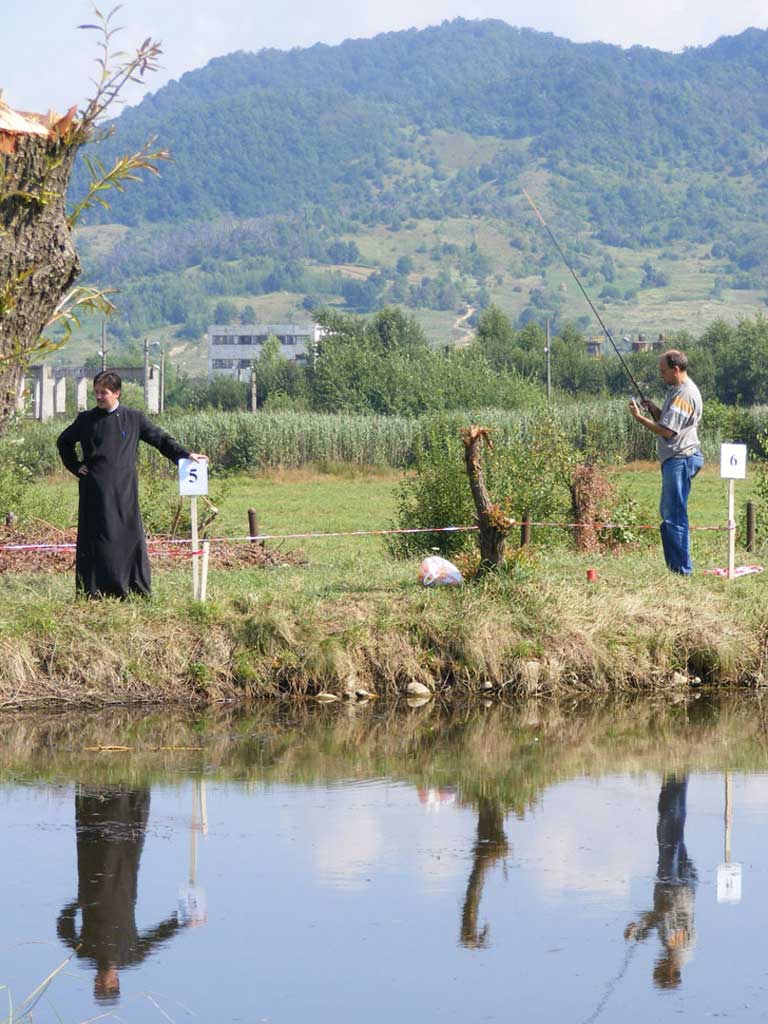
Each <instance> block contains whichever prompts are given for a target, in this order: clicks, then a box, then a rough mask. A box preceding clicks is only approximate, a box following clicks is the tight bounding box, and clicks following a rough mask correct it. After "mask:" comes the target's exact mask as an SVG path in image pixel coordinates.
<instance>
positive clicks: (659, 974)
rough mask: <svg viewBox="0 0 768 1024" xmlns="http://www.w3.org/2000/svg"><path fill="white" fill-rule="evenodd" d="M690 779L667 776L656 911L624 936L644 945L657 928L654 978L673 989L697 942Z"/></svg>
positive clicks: (661, 812) (661, 803) (659, 835)
mask: <svg viewBox="0 0 768 1024" xmlns="http://www.w3.org/2000/svg"><path fill="white" fill-rule="evenodd" d="M687 790H688V776H687V775H684V776H683V777H682V778H677V777H676V776H675V775H669V776H665V777H664V781H663V783H662V786H661V793H660V794H659V822H658V826H657V828H656V838H657V841H658V844H659V861H658V869H657V872H656V884H655V886H654V889H653V910H649V911H647V912H646V913H645V914H643V916H642V917H641V918H640V921H638V922H634V921H633V922H632V923H631V924H629V925H628V926H627V929H626V931H625V933H624V934H625V937H626V938H627V939H632V938H634V939H635V940H636V941H637V942H641V941H642V940H643V939H645V938H647V936H648V935H649V933H650V932H651V931H652V930H653V929H656V930H657V932H658V935H659V938H660V939H661V944H662V954H661V956H660V957H659V959H658V960H657V961H656V965H655V967H654V971H653V980H654V982H655V983H656V985H658V986H659V988H674V987H676V986H677V985H679V984H680V981H681V979H682V974H681V971H682V968H683V966H684V965H685V964H686V963H687V962H688V960H689V959H690V957H691V954H692V952H693V947H694V944H695V941H696V930H695V927H694V920H693V911H694V900H695V893H696V879H697V875H696V868H695V867H694V866H693V863H692V862H691V861H690V860H689V858H688V851H687V850H686V848H685V815H686V793H687Z"/></svg>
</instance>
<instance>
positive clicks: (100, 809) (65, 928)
mask: <svg viewBox="0 0 768 1024" xmlns="http://www.w3.org/2000/svg"><path fill="white" fill-rule="evenodd" d="M148 816H149V790H148V789H137V790H123V789H117V790H105V791H87V790H84V791H82V792H80V793H78V794H77V796H76V797H75V818H76V827H77V879H78V885H77V899H76V900H74V901H73V902H72V903H69V904H68V905H67V906H66V907H64V909H63V910H62V912H61V914H60V915H59V920H58V929H57V930H58V934H59V938H60V939H61V940H62V942H64V943H66V945H67V946H70V947H71V948H72V949H74V950H75V952H76V954H77V956H78V957H80V958H81V959H83V960H87V961H89V962H90V963H91V964H93V965H94V966H95V968H96V979H95V983H94V992H95V995H96V998H97V999H102V1000H103V999H114V998H116V997H117V996H119V994H120V980H119V975H118V971H119V969H120V968H121V967H127V966H129V965H135V964H140V963H141V962H142V961H143V960H144V959H145V958H146V957H147V956H148V955H149V954H150V953H151V952H152V950H153V949H154V948H155V947H156V946H158V945H159V944H160V943H162V942H165V941H167V940H168V939H169V938H171V936H173V935H175V934H176V932H177V931H178V930H179V922H178V918H177V915H176V913H175V912H174V913H173V914H172V915H170V916H169V917H167V918H166V919H165V920H164V921H161V922H160V924H158V925H156V926H155V927H154V928H150V929H149V930H148V931H146V932H144V933H143V934H139V931H138V929H137V927H136V919H135V911H136V896H137V883H138V875H139V861H140V859H141V851H142V849H143V847H144V835H145V832H146V827H147V818H148ZM78 910H80V911H81V914H82V924H81V926H80V931H79V932H78V930H77V927H76V924H75V917H76V914H77V911H78Z"/></svg>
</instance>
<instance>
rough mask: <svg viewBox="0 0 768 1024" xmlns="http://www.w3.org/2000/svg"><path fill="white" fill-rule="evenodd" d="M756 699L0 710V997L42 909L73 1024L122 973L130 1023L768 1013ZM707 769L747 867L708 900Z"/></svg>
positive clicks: (41, 925) (765, 817)
mask: <svg viewBox="0 0 768 1024" xmlns="http://www.w3.org/2000/svg"><path fill="white" fill-rule="evenodd" d="M767 713H768V702H767V706H766V707H764V706H763V703H762V702H761V701H760V700H759V699H753V698H752V697H751V696H750V695H746V694H740V695H739V697H738V699H737V700H733V701H727V700H723V699H716V700H712V701H706V700H701V701H698V702H691V703H689V704H685V703H684V704H680V705H676V706H675V707H673V708H670V707H666V706H663V705H660V704H658V703H657V704H654V703H652V702H650V701H648V700H642V701H638V702H636V703H626V704H621V703H620V702H617V703H614V704H608V705H605V706H600V705H597V704H596V703H594V702H590V703H589V704H587V705H584V706H582V707H579V706H575V705H574V704H573V703H570V704H563V703H560V704H559V703H558V702H556V701H554V700H553V701H551V702H543V701H542V702H540V703H539V704H536V705H525V706H519V707H512V708H508V707H502V706H494V707H492V708H488V709H477V708H474V707H472V708H467V707H464V708H463V709H462V708H457V709H454V710H451V709H450V708H447V709H443V708H439V707H436V706H435V705H434V704H432V705H428V706H425V707H423V708H418V709H408V710H406V709H403V708H402V707H397V708H390V707H386V706H385V707H382V706H377V707H375V708H356V714H355V716H354V717H352V718H351V717H349V716H348V715H347V714H346V713H345V712H344V709H335V708H333V707H330V708H329V707H319V706H317V707H307V706H305V705H301V706H299V705H290V706H286V707H284V708H282V709H280V710H279V711H274V710H272V709H262V708H259V709H257V710H256V711H255V712H253V713H251V712H248V713H246V712H244V711H242V710H233V709H224V710H222V711H221V712H219V711H217V710H213V711H208V712H206V713H205V714H195V713H191V712H190V713H187V714H182V715H179V716H173V715H170V714H168V713H167V712H162V713H160V714H157V713H154V712H143V713H135V714H134V713H128V712H118V713H109V714H104V715H94V714H91V715H86V716H76V715H60V716H54V715H49V716H42V717H37V718H36V717H33V716H29V715H26V716H25V715H19V716H16V717H15V718H14V719H13V720H11V719H9V718H3V717H2V716H0V801H2V806H3V810H4V819H3V820H4V835H6V836H9V837H10V839H11V840H12V841H6V842H5V843H3V844H0V906H3V909H4V926H3V929H0V952H2V954H3V956H2V960H3V967H4V968H5V972H6V973H5V974H2V975H0V986H2V985H4V984H6V983H7V984H8V985H9V987H10V988H12V989H13V990H14V994H18V995H20V996H22V995H23V994H24V993H25V992H27V991H30V990H31V989H32V988H33V987H34V985H35V984H36V983H37V982H39V980H40V978H41V977H45V975H46V973H47V972H48V971H49V970H50V968H51V967H52V966H54V965H55V964H56V963H57V962H59V961H58V957H59V955H60V947H59V945H58V941H57V936H56V931H55V925H56V924H58V928H57V932H58V940H60V941H64V942H65V943H66V945H67V946H68V947H69V948H70V949H73V950H74V949H77V957H78V959H79V969H77V970H75V969H70V970H68V971H67V972H64V973H63V974H62V976H61V977H59V978H57V979H56V985H55V992H54V993H53V1002H54V1004H55V1009H56V1010H57V1011H59V1019H60V1020H63V1021H65V1022H66V1024H74V1022H75V1021H78V1020H86V1019H91V1018H92V1017H94V1016H95V1014H96V1012H99V1011H103V1002H104V1001H110V1000H111V1001H114V1000H115V999H116V998H117V996H118V993H119V992H120V983H121V980H122V995H121V1005H120V1015H121V1020H124V1021H126V1022H130V1024H133V1022H134V1021H136V1022H137V1024H138V1022H141V1024H145V1022H146V1020H151V1019H154V1018H153V1017H152V1015H151V1014H150V1015H149V1016H148V1015H147V1013H146V1005H141V1004H140V1000H141V998H142V995H143V993H146V992H149V993H151V994H152V997H153V998H155V997H158V993H160V994H161V995H162V997H163V998H165V999H166V1000H167V1002H166V1003H165V1006H167V1007H168V1009H169V1016H171V1018H172V1019H183V1016H184V1015H183V1013H177V1012H176V1010H178V1007H179V1006H180V1005H183V1006H184V1007H191V1008H193V1010H194V1012H195V1014H196V1015H197V1016H198V1017H199V1018H200V1019H201V1020H209V1019H210V1020H216V1021H235V1020H242V1019H249V1020H250V1019H254V1020H258V1019H269V1020H280V1021H281V1022H284V1024H298V1022H300V1021H305V1020H308V1019H313V1020H315V1019H317V1020H318V1022H319V1024H324V1022H325V1020H326V1019H327V1020H329V1021H333V1022H334V1024H352V1022H354V1021H359V1020H360V1019H361V1017H364V1018H365V1019H366V1021H368V1022H369V1024H386V1022H387V1021H391V1020H392V1019H403V1020H406V1021H410V1020H415V1019H421V1018H423V1019H427V1020H429V1019H432V1017H434V1016H436V1015H438V1013H439V1015H440V1018H441V1021H443V1022H444V1024H466V1022H467V1021H475V1020H483V1021H490V1022H494V1021H498V1022H502V1021H505V1020H507V1019H508V1018H509V1012H510V1011H509V1006H510V999H511V998H512V996H513V997H514V1004H515V1010H516V1011H517V1013H518V1015H519V1016H520V1017H521V1019H524V1020H525V1021H526V1024H551V1022H552V1021H555V1020H566V1021H570V1020H574V1021H588V1020H589V1021H592V1020H597V1019H599V1018H602V1019H606V1020H624V1021H627V1022H628V1024H641V1022H643V1021H647V1020H653V1021H660V1022H663V1024H668V1022H671V1021H678V1020H680V1019H681V1018H682V1019H684V1020H685V1019H688V1020H690V1021H692V1022H693V1021H698V1020H702V1019H705V1018H706V1016H707V1015H715V1014H720V1015H723V1016H725V1015H727V1014H730V1015H731V1016H732V1017H737V1018H738V1019H739V1020H746V1021H750V1020H752V1019H754V1020H758V1019H761V1018H760V1017H759V1016H758V1015H757V1014H759V1013H760V1012H763V1011H762V1007H763V1006H764V1003H765V999H764V989H763V987H762V986H763V979H764V977H765V969H764V966H763V964H762V933H763V921H762V916H763V915H762V907H763V906H764V905H765V903H766V901H768V870H764V869H763V868H762V867H761V865H762V864H763V863H764V856H763V847H764V839H763V837H764V830H765V827H766V825H767V824H768V774H766V773H767V772H768V714H767ZM724 770H729V771H733V772H735V774H734V776H733V785H734V787H735V794H734V795H735V797H736V798H737V799H736V802H735V806H736V807H737V809H738V812H739V814H738V822H737V828H738V831H737V834H738V846H739V856H740V858H741V859H743V861H744V863H745V865H748V866H749V869H750V870H749V877H748V881H749V886H748V894H749V897H750V898H749V899H748V900H744V901H742V902H741V903H739V904H738V905H731V906H725V907H724V906H723V905H722V904H718V902H717V897H718V894H719V889H718V886H717V884H716V883H717V881H718V873H719V868H718V864H719V861H721V860H722V856H723V848H722V841H723V837H722V829H721V827H720V823H721V821H722V801H723V793H722V782H721V777H720V774H719V773H720V772H722V771H724ZM716 773H717V774H716ZM729 777H730V776H729ZM203 778H204V779H205V780H206V782H205V785H207V786H208V793H209V798H210V808H211V819H210V822H209V823H208V822H207V816H206V807H205V800H204V799H203V790H202V783H201V782H200V780H201V779H203ZM74 780H77V789H76V795H75V826H76V831H75V836H74V837H72V836H71V830H72V808H71V804H72V790H71V786H72V784H73V781H74ZM150 791H151V810H150ZM728 792H729V791H728V790H727V793H728ZM747 793H749V794H750V799H749V800H747V799H746V798H745V796H746V794H747ZM190 796H191V797H192V801H193V814H192V821H193V829H192V831H191V833H190V832H189V831H188V824H189V820H190V819H189V797H190ZM731 806H732V805H731V803H730V802H729V803H728V805H727V810H726V825H727V826H728V828H730V807H731ZM438 810H439V812H440V813H435V812H437V811H438ZM206 827H208V829H209V831H208V836H207V839H206V847H205V884H206V886H207V888H208V890H209V892H210V897H211V898H210V905H211V913H210V915H209V916H208V919H207V927H206V928H205V929H202V930H198V931H197V932H195V933H194V934H190V933H189V932H188V930H187V928H186V925H188V924H193V923H198V922H200V921H202V920H205V903H206V900H205V898H204V894H203V893H202V890H199V889H198V888H197V874H198V872H197V852H198V848H197V844H198V841H200V842H201V841H202V837H203V836H204V835H205V834H206ZM728 836H729V834H728ZM73 838H74V839H75V841H74V842H73ZM63 843H67V844H68V845H67V849H66V851H65V855H64V856H62V844H63ZM689 848H690V849H691V850H692V851H693V857H692V856H690V855H689ZM75 850H76V853H77V896H76V898H75V899H71V900H69V901H68V902H67V900H68V897H70V896H71V895H72V892H73V889H74V888H75V883H74V875H75V864H74V854H75ZM188 856H189V862H190V867H189V872H188V873H187V872H186V862H187V857H188ZM694 860H695V865H696V866H694V863H693V861H694ZM725 861H726V864H725V865H721V866H722V867H728V868H732V867H734V865H731V864H730V839H729V837H728V838H726V848H725ZM181 879H183V881H184V883H185V885H184V888H183V890H182V891H183V895H184V900H183V902H180V903H179V906H178V909H174V906H173V902H172V899H173V897H174V896H175V890H174V892H169V890H168V886H169V884H172V885H174V886H175V884H176V883H178V882H179V881H180V880H181ZM63 904H66V905H65V906H64V909H63V910H62V911H61V913H60V915H59V916H58V922H57V914H56V911H57V910H58V908H59V907H61V906H62V905H63ZM158 908H159V909H158ZM158 919H159V920H158ZM628 922H629V923H628ZM697 931H698V935H699V940H698V944H697V940H696V933H697ZM3 932H4V934H3ZM183 933H186V934H183ZM625 936H626V937H625ZM703 936H706V941H704V939H703ZM171 939H174V941H171ZM52 945H53V947H54V948H53V952H52ZM694 947H695V951H696V956H695V958H694V957H693V951H694ZM470 950H471V951H473V952H472V953H469V952H468V951H470ZM150 954H156V955H150ZM35 957H38V959H37V960H35V959H34V958H35ZM723 963H725V964H727V977H728V978H729V982H730V984H729V985H728V986H725V985H723V982H722V978H723V976H724V972H723V970H721V969H720V966H721V964H723ZM139 965H140V969H139V970H135V971H128V970H127V968H129V967H139ZM339 965H341V969H339ZM72 968H74V964H73V965H72ZM25 972H26V973H25ZM94 975H95V986H94V984H93V983H94ZM553 979H557V980H556V983H553ZM755 979H757V980H755ZM92 990H93V992H94V993H95V996H96V999H97V1000H98V1001H99V1002H100V1003H101V1004H102V1005H101V1006H100V1007H97V1008H96V1011H94V1005H93V1004H94V996H93V995H92ZM371 993H375V997H372V995H371ZM734 993H746V994H745V995H744V996H743V997H742V996H741V995H739V996H738V998H739V999H742V998H743V1000H747V999H749V1000H751V1005H752V1006H753V1007H755V1008H756V1009H755V1011H754V1013H753V1015H752V1017H750V1015H749V1013H748V1012H746V1013H742V1012H741V1010H742V1007H741V1004H737V1002H736V1000H737V995H735V994H734ZM757 1007H760V1009H759V1010H758V1009H757ZM157 1019H160V1015H158V1016H157ZM36 1020H37V1018H36ZM38 1024H48V1021H47V1020H44V1019H42V1018H41V1019H40V1020H39V1021H38Z"/></svg>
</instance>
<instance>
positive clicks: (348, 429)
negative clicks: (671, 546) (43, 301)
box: [5, 399, 768, 477]
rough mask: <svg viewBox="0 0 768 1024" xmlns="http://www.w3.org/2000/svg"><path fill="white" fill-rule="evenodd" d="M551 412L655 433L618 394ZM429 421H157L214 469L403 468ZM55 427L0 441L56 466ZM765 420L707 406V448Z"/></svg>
mask: <svg viewBox="0 0 768 1024" xmlns="http://www.w3.org/2000/svg"><path fill="white" fill-rule="evenodd" d="M736 412H738V415H736ZM541 415H542V412H541V409H536V410H532V409H528V410H503V409H467V410H466V411H465V412H462V413H450V414H441V415H440V416H439V422H440V423H443V424H445V429H448V430H458V429H459V427H460V426H466V425H467V424H468V423H476V422H480V423H482V424H483V425H484V426H488V427H490V428H491V429H493V430H495V431H498V432H499V433H500V434H501V435H503V436H505V437H509V438H515V439H517V438H519V439H521V440H523V441H524V440H525V439H527V438H528V437H530V435H531V432H532V431H534V430H535V429H536V424H537V422H539V420H540V417H541ZM552 415H553V416H554V417H555V419H556V420H557V421H558V422H559V423H560V424H561V425H562V427H563V428H564V430H565V433H566V435H567V437H568V439H570V440H572V441H574V442H575V443H576V444H577V445H578V446H579V447H582V448H585V447H587V446H589V447H591V448H592V449H593V450H596V451H599V452H600V453H601V455H602V456H603V457H604V458H606V459H609V460H611V461H614V462H627V461H634V460H637V459H650V458H653V457H654V451H655V447H654V439H653V437H652V436H651V435H650V434H649V433H648V432H647V431H643V430H641V429H640V428H639V427H637V425H636V424H635V423H634V421H633V420H632V419H631V418H630V416H629V415H628V413H627V403H626V402H625V401H623V400H621V399H611V400H602V401H589V402H579V403H576V402H574V403H570V404H567V405H562V406H555V407H553V409H552ZM708 419H709V420H710V422H708ZM434 421H435V417H433V416H417V417H412V418H405V417H400V416H374V415H370V416H369V415H347V414H339V415H331V414H325V413H297V412H274V413H269V412H259V413H258V414H256V415H252V414H250V413H246V412H196V413H175V414H173V415H167V416H165V417H164V418H163V419H162V421H161V422H162V424H163V426H164V427H165V428H166V429H167V430H169V431H170V432H171V433H172V434H173V435H174V436H175V437H177V438H178V439H179V440H180V441H181V442H182V443H184V444H186V445H187V446H188V447H189V448H191V449H192V450H193V451H204V452H206V453H207V454H208V455H210V457H211V461H212V465H214V466H215V467H216V468H217V469H219V470H221V469H224V470H233V471H237V470H247V471H260V470H265V469H271V468H276V467H285V468H300V467H303V466H308V465H316V464H322V463H347V464H349V465H356V466H363V465H364V466H385V467H391V468H396V469H399V468H404V467H408V466H410V465H411V464H412V463H413V461H414V457H415V453H416V451H417V450H418V449H419V448H420V447H423V446H424V445H426V444H428V438H429V434H430V432H431V431H430V427H431V425H433V424H434ZM62 426H63V422H62V421H52V422H49V423H35V422H34V421H29V420H26V421H21V422H20V423H18V424H17V425H16V427H15V428H14V430H13V431H12V433H11V435H10V436H9V438H8V440H7V441H6V442H5V443H10V444H11V445H12V448H13V451H14V457H15V458H18V459H19V461H20V462H21V463H23V464H24V465H25V466H26V467H28V469H29V470H30V471H31V472H32V474H33V475H34V476H35V477H40V476H42V475H45V474H46V473H50V472H54V471H56V470H58V469H59V468H60V463H59V460H58V454H57V452H56V444H55V441H56V437H57V435H58V433H59V432H60V431H61V429H62ZM766 427H768V407H765V406H759V407H758V406H756V407H754V408H752V409H748V410H738V411H734V412H733V415H731V414H730V413H729V414H728V415H724V414H723V413H722V410H719V411H717V413H715V411H714V410H713V414H712V416H711V417H705V421H704V428H703V443H704V447H705V454H707V455H708V456H710V457H713V456H714V455H715V454H716V453H717V451H718V450H719V445H720V442H721V441H722V440H731V441H736V440H743V441H746V442H747V443H749V444H750V445H751V446H755V445H756V444H757V438H758V437H759V435H760V434H761V433H762V432H763V431H764V430H765V429H766ZM142 447H143V446H142ZM142 457H143V459H144V460H145V461H146V462H147V463H148V464H152V465H160V464H161V463H162V460H158V457H156V456H155V454H154V453H153V452H150V451H149V450H146V449H143V456H142Z"/></svg>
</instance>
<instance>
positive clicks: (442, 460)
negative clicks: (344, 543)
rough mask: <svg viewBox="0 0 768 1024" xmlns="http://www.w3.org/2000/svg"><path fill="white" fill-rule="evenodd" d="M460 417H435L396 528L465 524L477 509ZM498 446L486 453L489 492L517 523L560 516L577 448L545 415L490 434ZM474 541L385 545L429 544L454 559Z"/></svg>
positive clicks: (413, 550)
mask: <svg viewBox="0 0 768 1024" xmlns="http://www.w3.org/2000/svg"><path fill="white" fill-rule="evenodd" d="M465 425H466V423H465V421H462V420H461V419H460V417H458V416H440V417H436V418H435V419H433V420H431V421H430V424H429V426H428V427H427V429H426V430H425V435H424V440H423V441H422V442H421V444H420V445H419V447H418V449H417V453H416V474H415V476H409V477H406V479H404V480H403V482H402V483H401V484H400V488H399V493H398V505H397V517H396V525H397V526H398V527H399V528H414V527H427V526H439V527H445V526H458V525H461V526H468V525H471V524H472V523H473V522H474V517H475V508H474V504H473V502H472V496H471V493H470V489H469V482H468V480H467V473H466V469H465V465H464V447H463V444H462V442H461V440H460V436H459V433H460V428H461V427H462V426H465ZM492 436H493V443H494V448H493V451H492V452H488V451H485V452H484V454H483V459H484V466H483V471H484V474H485V480H486V483H487V485H488V488H489V490H490V491H491V494H492V497H493V498H494V500H495V501H497V502H498V503H499V506H500V507H501V508H502V510H503V511H504V513H505V514H506V515H508V516H510V517H511V518H513V519H515V520H516V521H521V520H522V519H523V517H524V516H525V515H526V514H527V515H528V516H529V517H531V518H532V519H534V520H538V521H543V520H549V519H552V518H555V519H561V518H562V517H563V516H564V515H565V514H566V511H567V510H568V508H569V501H570V494H569V481H570V479H571V475H572V472H573V467H574V466H575V465H576V464H577V463H578V461H579V453H578V450H577V449H576V447H575V446H574V445H573V444H572V443H571V441H569V439H568V437H567V436H566V433H565V431H564V430H563V428H562V427H561V426H560V425H559V424H558V422H557V420H556V419H555V418H554V417H553V416H552V415H550V414H549V413H547V412H544V413H540V414H539V415H538V416H535V417H532V418H531V420H530V421H529V422H528V424H527V426H526V429H525V432H520V433H519V434H514V433H512V432H504V431H498V432H496V433H493V434H492ZM473 544H474V536H473V535H472V534H471V533H426V534H402V535H397V536H394V537H392V538H391V539H390V541H389V542H388V545H387V546H388V549H389V551H390V552H391V553H392V554H393V555H395V556H396V557H408V556H411V555H414V554H418V553H423V552H425V551H427V550H429V549H430V548H432V549H437V550H439V551H440V553H441V554H443V555H445V556H447V557H450V556H451V555H453V554H456V553H458V552H459V551H463V550H466V549H467V548H469V547H471V546H472V545H473Z"/></svg>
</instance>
